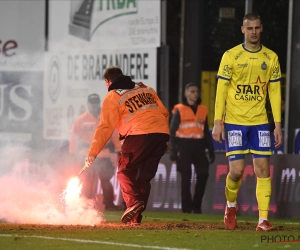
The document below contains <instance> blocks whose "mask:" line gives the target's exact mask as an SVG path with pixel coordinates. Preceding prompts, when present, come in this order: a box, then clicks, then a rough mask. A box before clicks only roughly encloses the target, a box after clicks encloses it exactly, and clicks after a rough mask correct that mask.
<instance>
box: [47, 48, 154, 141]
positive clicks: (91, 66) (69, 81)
mask: <svg viewBox="0 0 300 250" xmlns="http://www.w3.org/2000/svg"><path fill="white" fill-rule="evenodd" d="M45 61H46V63H45V74H44V76H45V79H44V83H45V86H44V138H45V139H52V140H68V138H69V134H70V129H71V126H72V123H73V121H74V120H75V119H76V118H77V117H78V116H79V115H80V114H81V113H83V112H84V111H85V110H86V109H87V107H86V106H87V96H88V95H89V94H91V93H98V94H99V95H100V98H101V100H103V98H104V96H105V95H106V94H107V88H106V86H105V83H104V80H103V73H104V71H105V69H106V68H108V67H110V66H112V65H113V66H119V67H120V68H121V69H122V71H123V73H124V75H129V76H131V77H132V79H133V81H135V82H139V81H141V82H143V83H145V84H146V85H149V86H151V87H153V88H156V81H157V80H156V76H157V72H156V71H157V69H156V62H157V49H156V48H140V49H134V50H133V49H122V50H90V51H79V50H78V51H77V50H72V51H71V50H70V51H64V52H61V53H54V52H48V53H47V56H46V59H45Z"/></svg>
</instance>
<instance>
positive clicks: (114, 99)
mask: <svg viewBox="0 0 300 250" xmlns="http://www.w3.org/2000/svg"><path fill="white" fill-rule="evenodd" d="M115 128H116V130H117V131H118V132H119V134H120V135H122V136H129V135H141V134H150V133H165V134H170V130H169V112H168V110H167V109H166V108H165V106H164V105H163V103H162V102H161V100H160V99H159V97H158V95H157V94H156V92H155V90H154V89H153V88H151V87H148V86H146V85H144V84H143V83H136V84H135V86H134V88H132V89H112V90H110V91H109V93H108V94H107V95H106V96H105V98H104V100H103V104H102V111H101V115H100V125H99V126H98V128H97V129H96V133H95V136H94V140H93V142H92V144H91V147H90V150H89V155H91V156H96V155H97V154H99V152H100V151H101V150H102V148H103V147H104V145H105V144H106V142H107V140H108V139H109V137H110V136H111V134H112V133H113V131H114V129H115Z"/></svg>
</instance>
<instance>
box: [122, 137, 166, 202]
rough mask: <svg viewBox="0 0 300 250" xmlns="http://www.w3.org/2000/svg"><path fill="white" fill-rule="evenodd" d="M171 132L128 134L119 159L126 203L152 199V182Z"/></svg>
mask: <svg viewBox="0 0 300 250" xmlns="http://www.w3.org/2000/svg"><path fill="white" fill-rule="evenodd" d="M169 138H170V136H169V135H168V134H162V133H153V134H144V135H131V136H128V137H126V139H125V141H124V143H123V145H122V149H121V152H120V153H119V159H118V162H119V164H118V175H117V177H118V180H119V183H120V186H121V191H122V195H123V199H124V201H125V203H126V207H130V206H132V205H133V204H134V203H136V202H138V201H143V202H144V203H145V207H146V205H147V202H148V198H149V194H150V189H151V184H150V181H151V180H152V179H153V177H154V176H155V174H156V172H157V168H158V164H159V161H160V159H161V157H162V156H163V155H164V153H165V151H166V148H167V142H168V141H169Z"/></svg>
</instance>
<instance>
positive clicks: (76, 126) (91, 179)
mask: <svg viewBox="0 0 300 250" xmlns="http://www.w3.org/2000/svg"><path fill="white" fill-rule="evenodd" d="M87 105H88V111H87V112H85V113H83V114H82V115H80V116H79V117H78V118H77V119H76V120H75V122H74V123H73V126H72V129H71V135H70V144H69V152H70V153H71V154H74V155H75V154H78V155H79V161H80V162H82V163H81V164H82V165H83V164H84V157H85V155H86V154H87V152H88V150H89V146H90V144H91V142H92V140H93V136H94V133H95V130H96V128H97V126H98V125H99V122H100V117H99V116H100V111H101V106H100V97H99V95H98V94H91V95H89V96H88V103H87ZM120 149H121V144H120V141H119V137H118V133H117V132H114V133H113V134H112V137H111V139H109V140H108V142H107V144H106V145H105V147H104V149H103V150H102V152H101V154H99V155H98V157H97V159H96V161H95V167H94V168H90V169H87V171H86V172H85V174H84V175H81V178H82V182H83V183H82V193H83V195H84V196H85V197H86V198H89V199H93V200H96V195H97V189H98V180H99V179H100V181H101V188H102V191H103V204H104V206H105V210H120V209H122V207H121V206H116V205H115V204H114V190H113V186H112V184H111V182H110V179H111V178H112V177H113V175H114V172H115V166H114V165H113V164H112V161H111V157H112V154H114V153H115V152H119V151H120Z"/></svg>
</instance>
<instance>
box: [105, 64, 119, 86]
mask: <svg viewBox="0 0 300 250" xmlns="http://www.w3.org/2000/svg"><path fill="white" fill-rule="evenodd" d="M122 75H123V72H122V70H121V69H120V68H119V67H116V66H111V67H109V68H107V69H106V70H105V72H104V74H103V78H104V79H106V80H109V81H112V82H113V81H114V80H116V79H117V78H118V77H119V76H122Z"/></svg>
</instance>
